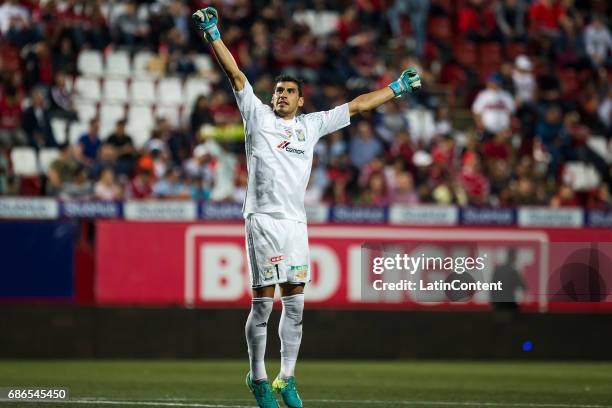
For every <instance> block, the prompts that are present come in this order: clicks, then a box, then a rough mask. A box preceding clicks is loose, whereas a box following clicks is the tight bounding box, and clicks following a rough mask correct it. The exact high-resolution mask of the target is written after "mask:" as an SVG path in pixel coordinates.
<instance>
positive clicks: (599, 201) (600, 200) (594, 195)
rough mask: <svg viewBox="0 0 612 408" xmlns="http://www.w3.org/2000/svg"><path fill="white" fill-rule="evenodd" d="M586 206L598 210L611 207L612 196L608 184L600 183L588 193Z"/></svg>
mask: <svg viewBox="0 0 612 408" xmlns="http://www.w3.org/2000/svg"><path fill="white" fill-rule="evenodd" d="M587 208H596V209H600V210H610V209H612V197H611V196H610V187H608V184H606V183H602V184H601V185H600V186H599V187H598V188H596V189H595V191H593V192H591V194H589V197H588V199H587Z"/></svg>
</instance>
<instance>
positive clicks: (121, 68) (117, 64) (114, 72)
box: [106, 51, 132, 77]
mask: <svg viewBox="0 0 612 408" xmlns="http://www.w3.org/2000/svg"><path fill="white" fill-rule="evenodd" d="M131 72H132V69H131V67H130V56H129V54H128V53H127V51H114V52H111V53H109V54H108V55H107V56H106V75H107V76H111V77H112V76H119V77H129V76H130V75H131Z"/></svg>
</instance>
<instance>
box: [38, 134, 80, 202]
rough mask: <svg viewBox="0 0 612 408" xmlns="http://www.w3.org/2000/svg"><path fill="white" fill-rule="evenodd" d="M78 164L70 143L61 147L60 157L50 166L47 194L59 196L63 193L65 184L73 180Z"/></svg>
mask: <svg viewBox="0 0 612 408" xmlns="http://www.w3.org/2000/svg"><path fill="white" fill-rule="evenodd" d="M77 166H78V163H77V162H76V161H75V160H74V158H73V157H72V149H71V146H70V144H69V143H63V144H61V145H59V156H58V157H57V158H56V159H55V160H53V161H52V162H51V164H50V165H49V171H48V173H47V183H46V187H45V194H46V195H48V196H57V195H59V194H60V192H61V191H62V189H63V187H64V184H65V183H68V182H69V181H71V180H72V177H73V176H74V174H75V172H76V169H77Z"/></svg>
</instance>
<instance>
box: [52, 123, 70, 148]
mask: <svg viewBox="0 0 612 408" xmlns="http://www.w3.org/2000/svg"><path fill="white" fill-rule="evenodd" d="M51 129H52V130H53V136H55V141H56V142H57V143H64V142H67V141H68V122H67V121H66V120H64V119H59V118H53V119H51Z"/></svg>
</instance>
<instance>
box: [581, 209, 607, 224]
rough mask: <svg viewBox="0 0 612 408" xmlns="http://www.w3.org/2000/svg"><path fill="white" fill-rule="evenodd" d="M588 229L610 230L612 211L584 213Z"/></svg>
mask: <svg viewBox="0 0 612 408" xmlns="http://www.w3.org/2000/svg"><path fill="white" fill-rule="evenodd" d="M586 225H588V226H589V227H598V228H612V210H591V211H588V212H587V213H586Z"/></svg>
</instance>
